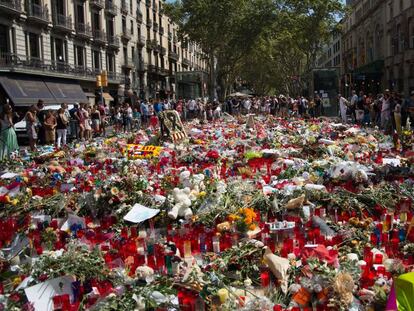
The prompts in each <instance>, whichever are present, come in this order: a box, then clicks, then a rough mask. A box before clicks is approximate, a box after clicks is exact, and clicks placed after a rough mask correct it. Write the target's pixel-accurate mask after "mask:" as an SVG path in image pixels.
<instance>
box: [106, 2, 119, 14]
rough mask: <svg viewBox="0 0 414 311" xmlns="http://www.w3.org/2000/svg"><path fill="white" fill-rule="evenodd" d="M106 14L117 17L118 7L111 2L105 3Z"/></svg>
mask: <svg viewBox="0 0 414 311" xmlns="http://www.w3.org/2000/svg"><path fill="white" fill-rule="evenodd" d="M105 13H106V14H108V15H112V16H116V15H117V14H118V7H117V6H116V5H115V4H113V3H112V2H111V1H106V3H105Z"/></svg>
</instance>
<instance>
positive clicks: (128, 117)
mask: <svg viewBox="0 0 414 311" xmlns="http://www.w3.org/2000/svg"><path fill="white" fill-rule="evenodd" d="M125 116H126V126H125V131H126V132H128V131H132V118H133V113H132V108H131V106H130V105H129V104H126V106H125Z"/></svg>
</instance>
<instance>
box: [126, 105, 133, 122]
mask: <svg viewBox="0 0 414 311" xmlns="http://www.w3.org/2000/svg"><path fill="white" fill-rule="evenodd" d="M126 112H127V116H128V118H131V119H132V108H131V107H128V108H127V111H126Z"/></svg>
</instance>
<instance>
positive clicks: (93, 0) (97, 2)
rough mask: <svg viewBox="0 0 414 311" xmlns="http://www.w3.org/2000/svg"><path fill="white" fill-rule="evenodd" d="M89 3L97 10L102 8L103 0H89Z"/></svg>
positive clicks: (103, 5)
mask: <svg viewBox="0 0 414 311" xmlns="http://www.w3.org/2000/svg"><path fill="white" fill-rule="evenodd" d="M89 4H90V5H91V6H93V7H95V8H97V9H98V10H102V9H103V8H104V7H105V3H104V0H89Z"/></svg>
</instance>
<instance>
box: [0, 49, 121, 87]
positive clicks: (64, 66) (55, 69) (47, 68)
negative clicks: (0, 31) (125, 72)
mask: <svg viewBox="0 0 414 311" xmlns="http://www.w3.org/2000/svg"><path fill="white" fill-rule="evenodd" d="M0 67H1V68H2V70H10V71H13V72H19V73H29V74H37V75H42V76H49V77H50V76H53V77H61V78H72V79H73V78H76V79H77V80H85V81H91V82H93V81H95V79H96V71H95V70H94V69H91V68H87V67H84V66H80V67H79V66H76V67H72V66H70V65H69V64H68V63H66V62H59V61H51V60H45V59H42V58H35V57H31V58H28V57H26V55H19V54H11V53H2V54H0ZM108 78H109V80H110V81H111V82H112V83H119V82H120V78H121V77H119V76H117V75H116V73H108Z"/></svg>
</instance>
